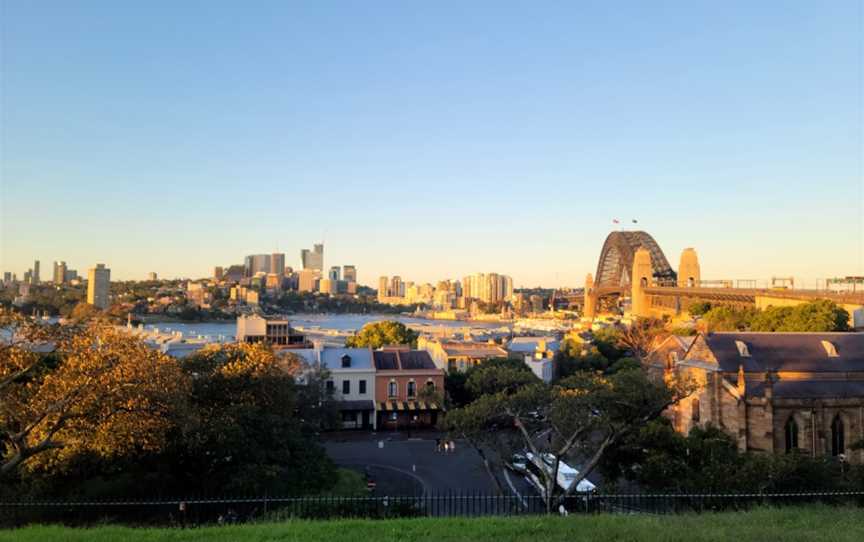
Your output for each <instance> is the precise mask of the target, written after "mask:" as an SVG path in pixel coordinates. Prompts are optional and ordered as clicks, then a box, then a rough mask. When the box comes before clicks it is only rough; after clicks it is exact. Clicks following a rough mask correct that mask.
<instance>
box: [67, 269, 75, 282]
mask: <svg viewBox="0 0 864 542" xmlns="http://www.w3.org/2000/svg"><path fill="white" fill-rule="evenodd" d="M73 280H78V271H77V270H76V269H67V270H66V276H65V281H66V282H72V281H73Z"/></svg>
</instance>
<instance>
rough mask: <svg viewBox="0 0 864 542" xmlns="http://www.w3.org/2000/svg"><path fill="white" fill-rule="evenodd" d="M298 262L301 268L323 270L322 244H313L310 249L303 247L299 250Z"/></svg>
mask: <svg viewBox="0 0 864 542" xmlns="http://www.w3.org/2000/svg"><path fill="white" fill-rule="evenodd" d="M300 262H301V263H302V264H303V269H316V270H318V271H324V245H323V244H319V245H313V246H312V250H309V249H308V248H304V249H303V250H301V251H300Z"/></svg>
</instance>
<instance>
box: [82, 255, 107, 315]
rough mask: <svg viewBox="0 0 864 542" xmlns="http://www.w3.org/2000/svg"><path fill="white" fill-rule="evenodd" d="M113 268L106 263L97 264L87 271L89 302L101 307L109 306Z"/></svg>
mask: <svg viewBox="0 0 864 542" xmlns="http://www.w3.org/2000/svg"><path fill="white" fill-rule="evenodd" d="M110 283H111V270H110V269H108V268H107V267H105V264H102V263H100V264H97V265H96V267H94V268H93V269H90V270H89V271H88V272H87V303H89V304H91V305H93V306H94V307H97V308H99V309H107V308H108V288H109V286H110Z"/></svg>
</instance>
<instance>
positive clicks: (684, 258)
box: [678, 248, 702, 288]
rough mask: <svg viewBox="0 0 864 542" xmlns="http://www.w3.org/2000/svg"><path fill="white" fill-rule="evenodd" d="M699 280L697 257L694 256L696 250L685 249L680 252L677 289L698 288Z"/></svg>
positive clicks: (700, 276) (700, 278)
mask: <svg viewBox="0 0 864 542" xmlns="http://www.w3.org/2000/svg"><path fill="white" fill-rule="evenodd" d="M701 280H702V275H701V272H700V269H699V256H697V255H696V249H693V248H685V249H684V251H683V252H681V261H680V263H679V264H678V287H679V288H698V287H699V282H700V281H701Z"/></svg>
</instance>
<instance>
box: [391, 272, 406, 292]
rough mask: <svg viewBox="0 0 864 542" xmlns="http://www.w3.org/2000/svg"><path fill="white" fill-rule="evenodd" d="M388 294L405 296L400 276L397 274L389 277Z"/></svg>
mask: <svg viewBox="0 0 864 542" xmlns="http://www.w3.org/2000/svg"><path fill="white" fill-rule="evenodd" d="M390 296H391V297H404V296H405V285H404V284H402V277H400V276H399V275H394V276H393V278H391V279H390Z"/></svg>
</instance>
